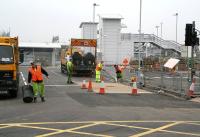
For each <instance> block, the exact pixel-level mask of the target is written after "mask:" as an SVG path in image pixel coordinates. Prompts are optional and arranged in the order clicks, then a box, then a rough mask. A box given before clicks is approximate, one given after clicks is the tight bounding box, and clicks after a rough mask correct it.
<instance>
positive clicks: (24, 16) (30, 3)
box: [0, 0, 200, 43]
mask: <svg viewBox="0 0 200 137" xmlns="http://www.w3.org/2000/svg"><path fill="white" fill-rule="evenodd" d="M139 2H140V0H0V3H1V8H0V31H2V30H9V28H10V30H11V35H12V36H16V35H18V36H19V38H20V40H21V41H24V42H28V41H30V42H50V41H51V40H52V37H53V36H55V35H59V36H60V41H62V42H66V41H68V40H69V39H70V38H72V37H73V38H80V37H81V33H80V32H81V31H80V28H79V25H80V23H81V22H86V21H92V15H93V3H97V4H99V5H100V6H98V7H96V15H97V14H102V13H103V14H106V13H107V14H121V15H122V16H123V17H124V19H123V20H122V23H123V24H126V25H127V28H125V29H123V30H122V32H128V33H138V28H139ZM175 13H178V42H180V43H184V35H185V24H186V23H192V21H196V28H200V0H142V33H151V34H152V33H154V34H156V28H155V26H160V23H161V22H162V23H163V27H162V28H163V33H162V34H163V38H164V39H167V40H175V39H176V17H175V16H174V14H175ZM96 21H98V17H97V16H96ZM159 36H160V28H159Z"/></svg>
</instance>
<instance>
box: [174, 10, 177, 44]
mask: <svg viewBox="0 0 200 137" xmlns="http://www.w3.org/2000/svg"><path fill="white" fill-rule="evenodd" d="M174 16H176V42H177V28H178V13H175V14H174Z"/></svg>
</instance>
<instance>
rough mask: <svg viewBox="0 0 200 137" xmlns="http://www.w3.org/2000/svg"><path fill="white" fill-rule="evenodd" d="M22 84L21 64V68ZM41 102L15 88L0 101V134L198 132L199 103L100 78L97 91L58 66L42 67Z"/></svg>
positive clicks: (160, 136)
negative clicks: (15, 93)
mask: <svg viewBox="0 0 200 137" xmlns="http://www.w3.org/2000/svg"><path fill="white" fill-rule="evenodd" d="M20 71H21V72H22V74H23V77H24V79H25V81H23V79H22V78H21V79H20V85H21V86H23V85H24V82H27V68H26V67H21V68H20ZM47 71H48V72H49V79H45V88H46V102H44V103H43V102H41V101H40V98H38V102H37V103H24V102H23V101H22V93H21V88H20V91H19V95H18V97H17V98H9V97H6V96H3V97H1V99H0V136H1V137H19V136H20V137H29V136H30V137H32V136H38V137H45V136H55V137H61V136H71V137H79V136H80V137H93V136H99V137H111V136H112V137H126V136H133V137H134V136H135V137H139V136H145V137H146V136H147V137H154V136H156V137H169V136H170V137H179V136H180V137H184V136H185V137H188V136H200V115H199V114H200V103H198V102H191V101H187V100H181V99H177V98H173V97H169V96H163V95H160V94H155V93H151V92H149V91H145V90H138V91H139V94H138V95H130V93H131V87H128V86H124V85H121V84H119V83H112V82H110V81H108V80H105V85H104V86H105V91H106V94H104V95H99V94H98V91H99V84H97V83H94V82H92V86H93V92H88V91H87V89H81V84H82V81H83V80H86V81H87V82H86V83H87V84H88V80H92V81H94V78H88V77H73V81H74V82H75V83H74V84H71V85H67V84H66V80H67V78H66V75H64V74H61V72H60V70H59V68H53V67H51V68H47Z"/></svg>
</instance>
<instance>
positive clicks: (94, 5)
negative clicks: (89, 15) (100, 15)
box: [93, 3, 99, 22]
mask: <svg viewBox="0 0 200 137" xmlns="http://www.w3.org/2000/svg"><path fill="white" fill-rule="evenodd" d="M96 6H99V4H96V3H93V22H95V7H96Z"/></svg>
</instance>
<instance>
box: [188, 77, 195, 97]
mask: <svg viewBox="0 0 200 137" xmlns="http://www.w3.org/2000/svg"><path fill="white" fill-rule="evenodd" d="M194 85H195V79H194V78H193V80H192V84H191V85H190V88H189V90H188V93H187V95H188V96H189V97H194Z"/></svg>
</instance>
